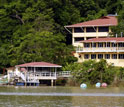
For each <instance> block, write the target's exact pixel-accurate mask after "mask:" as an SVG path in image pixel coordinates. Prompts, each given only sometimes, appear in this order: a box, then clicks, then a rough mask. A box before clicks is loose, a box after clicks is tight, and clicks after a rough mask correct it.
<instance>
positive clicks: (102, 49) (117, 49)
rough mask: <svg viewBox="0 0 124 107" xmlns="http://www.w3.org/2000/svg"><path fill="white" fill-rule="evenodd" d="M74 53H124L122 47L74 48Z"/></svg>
mask: <svg viewBox="0 0 124 107" xmlns="http://www.w3.org/2000/svg"><path fill="white" fill-rule="evenodd" d="M76 52H77V53H80V52H124V47H99V48H98V47H96V48H95V47H93V48H81V47H78V48H76Z"/></svg>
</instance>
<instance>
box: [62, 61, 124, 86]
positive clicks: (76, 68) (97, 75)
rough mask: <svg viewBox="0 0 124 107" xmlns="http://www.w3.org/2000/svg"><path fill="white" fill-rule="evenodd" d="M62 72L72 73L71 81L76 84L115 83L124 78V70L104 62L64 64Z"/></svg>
mask: <svg viewBox="0 0 124 107" xmlns="http://www.w3.org/2000/svg"><path fill="white" fill-rule="evenodd" d="M63 70H69V71H71V73H72V78H70V79H71V81H74V82H75V83H77V84H81V83H84V82H85V83H89V84H95V83H97V82H101V83H102V82H106V83H108V84H112V83H117V82H118V81H120V80H122V79H123V78H124V73H123V71H124V68H117V67H114V66H112V65H109V64H108V63H107V62H106V60H103V59H102V60H100V61H99V62H96V61H95V60H88V61H84V62H83V63H74V64H66V66H65V67H63Z"/></svg>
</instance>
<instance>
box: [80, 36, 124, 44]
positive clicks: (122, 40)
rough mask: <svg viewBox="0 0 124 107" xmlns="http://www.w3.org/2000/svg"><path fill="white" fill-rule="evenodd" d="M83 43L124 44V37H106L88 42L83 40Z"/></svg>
mask: <svg viewBox="0 0 124 107" xmlns="http://www.w3.org/2000/svg"><path fill="white" fill-rule="evenodd" d="M81 42H84V43H88V42H124V37H117V38H116V37H106V38H92V39H88V40H83V41H81Z"/></svg>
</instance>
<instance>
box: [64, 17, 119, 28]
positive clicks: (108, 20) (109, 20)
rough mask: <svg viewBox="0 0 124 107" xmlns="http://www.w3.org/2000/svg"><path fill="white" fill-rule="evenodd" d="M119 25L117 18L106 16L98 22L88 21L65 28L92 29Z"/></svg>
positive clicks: (97, 20)
mask: <svg viewBox="0 0 124 107" xmlns="http://www.w3.org/2000/svg"><path fill="white" fill-rule="evenodd" d="M117 24H118V21H117V18H116V17H115V16H104V17H101V18H99V19H96V20H91V21H86V22H82V23H77V24H73V25H67V26H65V27H92V26H116V25H117Z"/></svg>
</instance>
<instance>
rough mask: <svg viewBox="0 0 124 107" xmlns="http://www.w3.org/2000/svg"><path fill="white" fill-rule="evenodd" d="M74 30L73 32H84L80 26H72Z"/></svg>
mask: <svg viewBox="0 0 124 107" xmlns="http://www.w3.org/2000/svg"><path fill="white" fill-rule="evenodd" d="M74 32H75V33H81V32H84V31H83V28H82V29H81V28H80V27H77V28H74Z"/></svg>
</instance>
